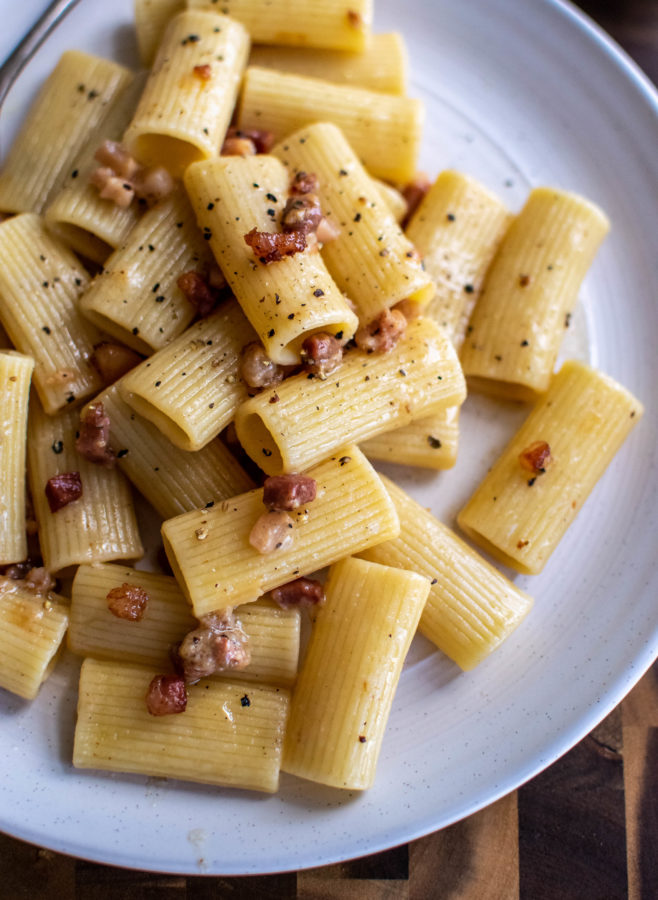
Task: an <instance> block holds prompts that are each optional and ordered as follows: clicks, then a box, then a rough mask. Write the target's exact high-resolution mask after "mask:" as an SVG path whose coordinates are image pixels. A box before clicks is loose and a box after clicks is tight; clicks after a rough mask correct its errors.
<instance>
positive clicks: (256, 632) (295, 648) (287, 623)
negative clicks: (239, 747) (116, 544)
mask: <svg viewBox="0 0 658 900" xmlns="http://www.w3.org/2000/svg"><path fill="white" fill-rule="evenodd" d="M125 584H126V585H129V586H130V587H137V588H140V589H141V590H143V591H145V592H146V594H147V595H148V600H147V601H146V606H145V609H144V613H143V617H142V618H141V619H140V620H139V621H129V620H126V619H121V618H119V617H117V616H115V615H113V614H112V613H111V612H110V610H109V609H108V599H107V597H108V594H109V592H110V591H112V590H116V589H117V588H118V589H120V588H121V587H122V586H123V585H125ZM235 612H236V616H237V619H238V620H239V622H240V624H241V626H242V629H243V631H244V632H245V634H246V635H247V641H248V644H247V645H248V648H249V654H250V657H251V658H250V662H249V665H248V666H247V667H246V668H244V669H240V670H236V671H233V670H229V671H225V672H217V673H216V674H215V675H213V676H212V677H213V678H223V679H226V678H229V679H232V680H234V681H249V682H258V683H261V684H274V685H279V686H282V687H286V686H289V685H291V684H292V682H293V681H294V679H295V676H296V674H297V661H298V658H299V638H300V619H301V615H300V611H299V610H298V609H281V608H280V607H278V606H276V604H274V603H272V602H270V601H268V600H258V601H256V602H255V603H250V604H249V605H248V606H245V607H242V608H238V609H237V610H236V611H235ZM70 618H71V621H70V625H69V630H68V635H67V637H68V646H69V649H70V650H72V651H73V652H74V653H77V654H78V655H80V656H93V657H94V658H96V659H108V660H116V661H123V662H130V663H138V664H140V665H145V666H153V667H154V668H161V669H162V670H163V671H165V670H167V668H168V666H169V663H170V649H171V646H172V645H173V644H175V643H176V642H177V641H180V640H181V639H182V638H183V637H184V636H185V635H186V634H187V632H188V631H191V630H192V629H193V628H196V627H197V626H198V622H197V621H196V619H195V618H194V616H193V615H192V611H191V609H190V607H189V604H188V603H187V601H186V600H185V598H184V596H183V594H182V592H181V590H180V588H179V587H178V585H177V584H176V581H175V579H174V578H171V577H169V576H168V575H157V574H154V573H151V572H143V571H139V570H137V569H132V568H129V567H128V566H120V565H115V564H109V565H95V566H80V567H79V568H78V571H77V573H76V576H75V579H74V580H73V586H72V588H71V614H70Z"/></svg>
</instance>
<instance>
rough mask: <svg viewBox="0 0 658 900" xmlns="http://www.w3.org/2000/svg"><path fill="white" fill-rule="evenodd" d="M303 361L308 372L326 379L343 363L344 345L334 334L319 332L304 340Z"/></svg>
mask: <svg viewBox="0 0 658 900" xmlns="http://www.w3.org/2000/svg"><path fill="white" fill-rule="evenodd" d="M302 359H303V360H304V370H305V371H306V372H312V373H313V375H317V376H318V377H319V378H322V379H324V378H326V377H327V375H330V374H331V373H332V372H334V371H335V370H336V369H337V368H338V366H339V365H340V364H341V362H342V361H343V345H342V344H341V342H340V341H339V340H338V339H337V338H335V337H334V336H333V335H332V334H326V333H325V332H323V331H319V332H317V334H312V335H310V336H309V337H307V338H306V339H305V340H304V342H303V344H302Z"/></svg>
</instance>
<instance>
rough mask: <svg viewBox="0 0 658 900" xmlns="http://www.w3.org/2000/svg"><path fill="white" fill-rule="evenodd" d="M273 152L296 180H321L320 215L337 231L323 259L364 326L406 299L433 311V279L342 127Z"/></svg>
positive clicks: (302, 134) (313, 129)
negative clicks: (300, 177)
mask: <svg viewBox="0 0 658 900" xmlns="http://www.w3.org/2000/svg"><path fill="white" fill-rule="evenodd" d="M272 154H273V155H274V156H277V157H278V158H279V159H280V160H281V161H282V162H283V164H284V165H285V166H286V168H287V169H288V173H289V177H290V178H293V177H294V176H296V175H297V174H299V173H300V172H312V173H313V174H314V175H317V177H318V182H319V188H318V196H319V198H320V205H321V206H322V212H323V213H324V215H325V216H326V217H327V220H328V222H329V224H330V225H332V226H333V227H334V228H335V229H336V230H337V231H338V232H339V233H338V236H337V237H336V239H335V240H332V241H329V242H328V243H326V244H324V246H323V248H322V257H323V259H324V261H325V262H326V264H327V268H328V269H329V272H330V273H331V275H332V277H333V279H334V281H335V282H336V284H337V285H338V287H339V288H340V289H341V290H342V291H343V292H344V293H345V294H348V295H349V297H350V299H351V300H352V301H353V302H354V304H355V306H356V311H357V314H358V316H359V321H360V322H361V323H362V324H363V323H368V322H371V321H372V320H373V319H375V318H376V317H377V316H378V315H379V314H380V313H381V312H382V311H383V310H385V309H388V308H390V307H391V306H394V305H395V304H396V303H399V302H400V301H402V300H408V301H409V302H410V303H414V304H416V305H417V308H419V309H422V308H423V307H424V306H426V305H427V303H428V302H429V301H430V299H431V298H432V296H433V295H434V290H435V288H434V284H433V282H432V279H431V278H430V275H429V273H427V272H425V270H424V269H423V267H422V265H421V261H420V258H419V256H418V254H417V253H416V251H415V249H414V246H413V244H412V243H411V241H410V240H409V239H408V238H406V237H405V236H404V234H403V233H402V231H401V230H400V227H399V225H398V224H397V222H396V221H395V218H394V216H393V214H392V213H391V211H390V209H389V206H388V204H387V203H386V202H385V201H384V200H383V198H382V193H381V189H380V188H379V187H378V186H377V185H376V184H374V183H373V181H372V180H371V178H370V176H369V175H368V173H367V172H366V170H365V169H364V168H363V166H362V165H361V163H360V162H359V159H358V157H357V155H356V154H355V152H354V151H353V150H352V148H351V147H350V145H349V144H348V143H347V141H346V139H345V137H344V135H343V134H342V133H341V131H340V129H338V128H337V127H336V126H335V125H331V124H329V123H319V124H316V125H310V126H308V127H307V128H302V129H301V130H299V131H297V132H295V133H294V134H291V135H288V136H286V138H285V140H283V141H282V142H281V143H279V144H277V146H276V147H275V148H274V149H273V150H272Z"/></svg>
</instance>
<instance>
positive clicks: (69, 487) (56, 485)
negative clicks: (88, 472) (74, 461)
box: [46, 472, 82, 513]
mask: <svg viewBox="0 0 658 900" xmlns="http://www.w3.org/2000/svg"><path fill="white" fill-rule="evenodd" d="M80 497H82V480H81V478H80V473H79V472H62V473H61V475H53V477H52V478H49V479H48V482H47V483H46V499H47V500H48V506H49V507H50V511H51V512H52V513H56V512H57V511H58V510H60V509H63V508H64V507H65V506H68V504H69V503H73V501H74V500H79V499H80Z"/></svg>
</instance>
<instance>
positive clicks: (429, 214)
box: [406, 170, 510, 350]
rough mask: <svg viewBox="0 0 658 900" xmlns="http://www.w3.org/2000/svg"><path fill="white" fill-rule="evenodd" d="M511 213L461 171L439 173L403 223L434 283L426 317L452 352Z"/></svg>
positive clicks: (460, 335)
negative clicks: (447, 340) (446, 336)
mask: <svg viewBox="0 0 658 900" xmlns="http://www.w3.org/2000/svg"><path fill="white" fill-rule="evenodd" d="M509 220H510V214H509V213H508V211H507V209H506V207H505V205H504V203H503V202H502V201H501V200H499V199H498V197H496V196H494V195H493V194H492V193H491V192H490V191H488V190H487V189H486V188H485V187H484V186H483V185H481V184H479V183H478V182H477V181H476V180H475V179H474V178H470V177H469V176H468V175H463V174H462V173H461V172H454V171H452V170H447V171H445V172H441V174H440V175H439V176H438V178H437V179H436V181H435V182H434V184H433V185H432V187H431V188H430V190H429V192H428V193H427V195H426V196H425V197H424V198H423V200H422V201H421V203H420V204H419V206H418V209H417V210H416V212H415V213H414V215H413V216H412V218H411V221H410V222H409V224H408V225H407V229H406V235H407V237H408V238H409V240H410V241H411V243H412V244H413V245H414V246H415V247H416V249H417V250H418V252H419V253H420V254H421V256H422V257H423V265H424V266H425V269H426V271H427V272H428V274H429V275H431V276H432V279H433V280H434V282H435V284H436V294H435V296H434V297H433V299H432V300H431V301H430V304H429V306H428V307H427V309H426V310H425V315H427V316H430V317H431V318H432V319H434V321H435V322H438V323H439V325H441V327H442V328H444V329H445V330H446V331H447V333H448V334H449V335H450V338H451V340H452V342H453V343H454V345H455V347H456V348H457V350H459V349H460V347H461V345H462V343H463V342H464V337H465V335H466V329H467V326H468V321H469V318H470V316H471V313H472V312H473V308H474V306H475V304H476V302H477V299H478V297H479V296H480V291H481V290H482V282H483V280H484V277H485V274H486V272H487V269H488V267H489V265H490V263H491V260H492V259H493V257H494V254H495V252H496V250H497V248H498V245H499V244H500V242H501V240H502V238H503V235H504V234H505V231H506V229H507V226H508V225H509Z"/></svg>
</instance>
